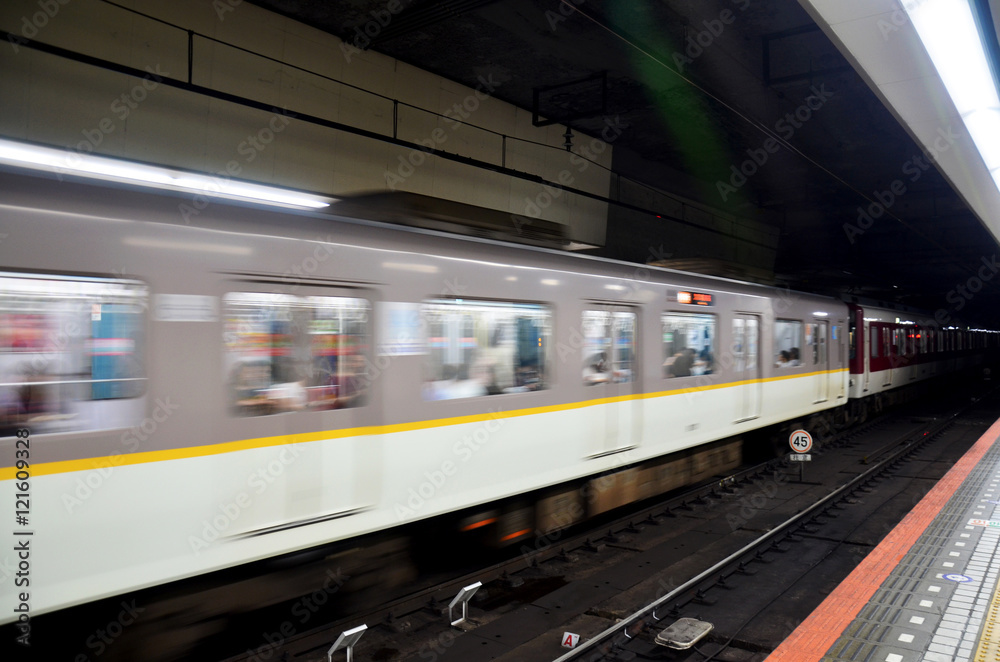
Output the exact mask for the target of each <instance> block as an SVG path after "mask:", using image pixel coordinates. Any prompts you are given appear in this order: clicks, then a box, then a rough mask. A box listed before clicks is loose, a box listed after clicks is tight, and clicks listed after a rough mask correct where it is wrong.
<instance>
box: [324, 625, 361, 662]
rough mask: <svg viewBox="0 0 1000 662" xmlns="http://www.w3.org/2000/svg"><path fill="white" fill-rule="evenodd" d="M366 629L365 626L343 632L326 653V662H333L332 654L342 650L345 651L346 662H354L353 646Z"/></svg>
mask: <svg viewBox="0 0 1000 662" xmlns="http://www.w3.org/2000/svg"><path fill="white" fill-rule="evenodd" d="M367 629H368V626H367V625H359V626H358V627H356V628H351V629H350V630H344V631H343V632H341V633H340V636H339V637H337V641H335V642H333V646H331V647H330V650H328V651H327V652H326V662H333V654H334V652H336V651H338V650H340V649H341V648H344V649H346V650H347V662H353V660H354V644H356V643H358V639H360V638H361V635H363V634H364V633H365V630H367Z"/></svg>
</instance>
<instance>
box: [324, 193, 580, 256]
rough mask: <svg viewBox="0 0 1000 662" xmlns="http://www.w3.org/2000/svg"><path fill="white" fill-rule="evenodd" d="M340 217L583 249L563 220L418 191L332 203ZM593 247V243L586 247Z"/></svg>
mask: <svg viewBox="0 0 1000 662" xmlns="http://www.w3.org/2000/svg"><path fill="white" fill-rule="evenodd" d="M330 212H331V213H333V214H336V215H338V216H346V217H349V218H357V219H364V220H369V221H379V222H382V223H392V224H395V225H406V226H409V227H415V228H423V229H425V230H440V231H442V232H451V233H454V234H461V235H466V236H472V237H481V238H484V239H496V240H498V241H509V242H513V243H518V244H527V245H530V246H542V247H545V248H557V249H564V250H565V249H572V248H584V246H581V245H579V244H573V243H572V242H571V241H570V238H569V236H568V233H567V227H566V226H565V225H563V224H561V223H554V222H552V221H546V220H544V219H541V218H530V217H528V216H521V215H519V214H511V213H509V212H502V211H498V210H496V209H488V208H486V207H477V206H475V205H469V204H465V203H463V202H454V201H453V200H444V199H442V198H434V197H431V196H427V195H420V194H417V193H403V192H391V193H367V194H361V195H356V196H351V197H346V198H341V199H340V201H339V202H336V203H334V204H333V205H331V206H330ZM586 248H593V246H586Z"/></svg>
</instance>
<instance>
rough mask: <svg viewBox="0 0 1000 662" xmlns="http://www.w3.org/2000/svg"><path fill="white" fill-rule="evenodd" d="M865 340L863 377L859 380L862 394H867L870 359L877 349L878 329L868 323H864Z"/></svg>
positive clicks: (870, 368) (870, 369)
mask: <svg viewBox="0 0 1000 662" xmlns="http://www.w3.org/2000/svg"><path fill="white" fill-rule="evenodd" d="M865 339H866V341H867V343H866V344H867V347H865V350H864V355H865V357H864V358H865V363H864V367H865V369H864V373H863V376H862V378H861V379H862V382H861V388H862V392H864V393H867V392H868V382H869V379H870V378H871V374H872V367H871V363H872V362H871V357H873V356H875V355H876V354H875V352H877V351H878V348H879V337H878V328H877V327H874V326H871V325H870V324H869V323H868V322H865Z"/></svg>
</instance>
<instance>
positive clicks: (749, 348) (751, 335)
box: [732, 313, 762, 423]
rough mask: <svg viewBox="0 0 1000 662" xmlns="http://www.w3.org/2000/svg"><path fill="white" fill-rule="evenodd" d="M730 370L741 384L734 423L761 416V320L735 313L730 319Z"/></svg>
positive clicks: (757, 317)
mask: <svg viewBox="0 0 1000 662" xmlns="http://www.w3.org/2000/svg"><path fill="white" fill-rule="evenodd" d="M732 351H733V370H734V371H735V372H736V379H737V381H738V382H740V386H739V397H738V398H737V402H736V422H737V423H739V422H741V421H749V420H751V419H754V418H757V417H758V416H760V404H761V403H760V401H761V388H762V383H761V365H760V316H759V315H744V314H742V313H737V314H736V315H735V316H734V317H733V345H732Z"/></svg>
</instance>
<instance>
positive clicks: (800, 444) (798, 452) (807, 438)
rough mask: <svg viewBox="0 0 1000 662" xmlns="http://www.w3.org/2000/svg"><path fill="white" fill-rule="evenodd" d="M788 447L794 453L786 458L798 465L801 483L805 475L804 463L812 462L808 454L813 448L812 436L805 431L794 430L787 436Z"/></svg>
mask: <svg viewBox="0 0 1000 662" xmlns="http://www.w3.org/2000/svg"><path fill="white" fill-rule="evenodd" d="M788 445H789V446H791V447H792V450H793V451H795V452H794V453H792V454H791V455H789V456H788V459H789V460H790V461H792V462H798V463H799V482H800V483H801V482H802V481H803V475H804V474H805V467H806V465H805V463H806V462H811V461H812V455H810V454H809V451H811V450H812V447H813V438H812V435H811V434H809V433H808V432H806V431H805V430H796V431H795V432H793V433H791V434H790V435H788Z"/></svg>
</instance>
